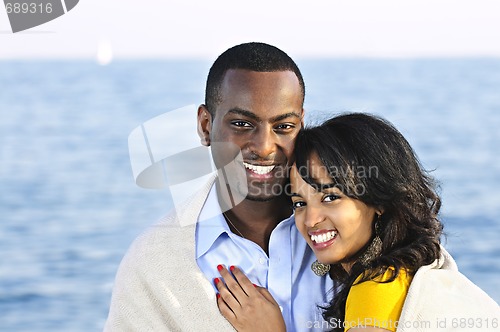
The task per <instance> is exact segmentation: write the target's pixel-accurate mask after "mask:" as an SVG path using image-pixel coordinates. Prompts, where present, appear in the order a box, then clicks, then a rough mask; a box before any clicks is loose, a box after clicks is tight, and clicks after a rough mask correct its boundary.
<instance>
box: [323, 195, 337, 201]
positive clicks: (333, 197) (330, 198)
mask: <svg viewBox="0 0 500 332" xmlns="http://www.w3.org/2000/svg"><path fill="white" fill-rule="evenodd" d="M339 198H340V196H337V195H333V194H331V195H326V196H325V197H323V202H333V201H334V200H336V199H339Z"/></svg>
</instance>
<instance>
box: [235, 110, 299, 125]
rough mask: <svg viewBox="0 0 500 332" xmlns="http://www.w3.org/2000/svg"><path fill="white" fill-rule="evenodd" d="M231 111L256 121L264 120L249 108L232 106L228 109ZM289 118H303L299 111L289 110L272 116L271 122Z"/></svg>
mask: <svg viewBox="0 0 500 332" xmlns="http://www.w3.org/2000/svg"><path fill="white" fill-rule="evenodd" d="M229 113H231V114H236V115H243V116H245V117H247V118H250V119H253V120H255V121H262V119H261V118H259V117H258V116H257V115H255V113H253V112H250V111H247V110H245V109H242V108H239V107H235V108H231V109H230V110H229V111H227V114H229ZM288 118H298V119H301V117H300V115H299V114H298V113H296V112H288V113H285V114H280V115H278V116H275V117H274V118H271V122H278V121H282V120H284V119H288Z"/></svg>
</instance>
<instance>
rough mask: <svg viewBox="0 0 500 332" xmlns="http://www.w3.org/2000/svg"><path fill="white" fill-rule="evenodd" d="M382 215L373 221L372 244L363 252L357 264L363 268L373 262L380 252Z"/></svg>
mask: <svg viewBox="0 0 500 332" xmlns="http://www.w3.org/2000/svg"><path fill="white" fill-rule="evenodd" d="M381 216H382V215H381V214H379V215H378V218H377V221H375V237H374V238H373V240H372V242H371V243H370V245H369V246H368V248H366V250H365V252H364V253H363V254H362V255H361V257H360V258H359V262H360V263H361V265H363V266H368V265H369V264H370V262H371V261H373V260H374V259H375V258H376V257H377V256H379V255H380V253H381V252H382V240H381V239H380V236H379V235H380V217H381Z"/></svg>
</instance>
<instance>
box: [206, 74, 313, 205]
mask: <svg viewBox="0 0 500 332" xmlns="http://www.w3.org/2000/svg"><path fill="white" fill-rule="evenodd" d="M220 97H221V98H220V99H221V101H220V102H219V103H218V104H217V107H216V110H214V111H215V118H214V119H212V120H213V121H212V123H210V124H207V132H208V133H209V138H210V142H212V155H213V158H214V162H215V165H216V166H217V168H218V169H221V168H222V167H224V166H225V165H227V164H228V163H229V162H230V161H231V160H233V159H234V158H235V156H236V154H237V153H238V152H239V151H231V150H228V149H222V148H217V146H218V145H217V144H213V143H215V142H230V143H233V144H235V145H236V146H237V147H239V150H241V153H242V156H243V165H244V166H245V171H246V175H247V184H248V194H247V196H246V197H247V199H250V200H257V201H268V200H271V199H273V198H274V197H276V196H278V195H281V194H282V193H283V191H284V185H285V183H286V181H287V173H288V169H289V167H290V166H291V165H292V164H293V160H292V155H293V148H294V143H295V137H296V136H297V133H298V132H299V130H300V128H301V125H302V116H303V110H302V92H301V88H300V85H299V80H298V78H297V76H296V75H295V73H294V72H292V71H281V72H254V71H249V70H240V69H232V70H228V71H227V72H226V74H225V76H224V80H223V82H222V85H221V91H220ZM219 146H220V145H219ZM235 150H236V149H235Z"/></svg>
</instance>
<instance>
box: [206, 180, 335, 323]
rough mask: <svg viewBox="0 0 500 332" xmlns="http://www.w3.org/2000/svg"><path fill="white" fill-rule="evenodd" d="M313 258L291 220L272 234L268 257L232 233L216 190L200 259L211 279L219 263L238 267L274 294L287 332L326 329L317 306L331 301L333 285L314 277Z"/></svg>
mask: <svg viewBox="0 0 500 332" xmlns="http://www.w3.org/2000/svg"><path fill="white" fill-rule="evenodd" d="M315 259H316V258H315V256H314V254H313V252H312V250H311V249H310V248H309V246H308V245H307V242H306V241H305V240H304V238H303V237H302V236H301V235H300V233H299V231H298V230H297V228H296V227H295V219H294V217H293V215H292V216H291V217H290V218H288V219H285V220H283V221H282V222H280V223H279V224H278V225H277V226H276V228H275V229H274V230H273V232H272V233H271V238H270V240H269V256H268V255H267V254H266V253H265V252H264V250H262V248H261V247H259V246H258V245H257V244H256V243H254V242H252V241H249V240H247V239H244V238H242V237H240V236H238V235H236V234H234V233H233V232H231V230H230V229H229V226H228V225H227V222H226V220H225V219H224V216H223V215H222V211H221V209H220V206H219V203H218V200H217V191H216V189H215V185H214V186H212V189H211V191H210V194H209V195H208V198H207V200H206V202H205V205H204V206H203V209H202V211H201V213H200V217H199V222H198V224H197V226H196V260H197V263H198V266H199V267H200V269H201V271H202V272H203V273H204V274H205V276H206V277H207V278H208V279H213V278H216V277H220V274H219V272H218V271H217V265H218V264H223V265H225V266H226V267H229V266H231V265H235V266H238V267H239V268H241V270H242V271H244V272H245V274H246V275H247V277H248V278H249V279H250V281H251V282H252V283H254V284H256V285H259V286H261V287H265V288H267V289H268V290H269V292H270V293H271V294H272V295H273V297H274V299H275V300H276V302H278V304H279V305H280V308H281V310H282V314H283V318H284V320H285V324H286V326H287V331H310V330H311V329H314V327H320V328H319V330H322V329H324V327H325V326H326V325H324V322H323V318H322V316H321V310H320V309H318V305H325V304H326V303H327V302H328V301H329V299H330V298H331V296H332V294H331V289H332V287H333V282H332V280H331V279H330V277H329V276H328V275H327V276H324V277H318V276H317V275H315V274H314V272H312V270H311V264H312V262H314V261H315ZM214 290H216V288H215V285H214ZM321 327H323V328H321Z"/></svg>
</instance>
